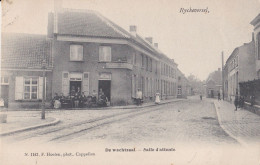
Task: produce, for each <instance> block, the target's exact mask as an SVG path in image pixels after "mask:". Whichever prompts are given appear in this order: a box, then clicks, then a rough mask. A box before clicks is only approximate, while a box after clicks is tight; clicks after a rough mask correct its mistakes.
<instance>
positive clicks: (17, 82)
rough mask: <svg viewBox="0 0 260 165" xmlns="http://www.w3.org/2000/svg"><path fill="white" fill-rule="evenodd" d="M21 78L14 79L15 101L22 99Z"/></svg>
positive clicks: (22, 83)
mask: <svg viewBox="0 0 260 165" xmlns="http://www.w3.org/2000/svg"><path fill="white" fill-rule="evenodd" d="M23 85H24V82H23V77H16V78H15V100H22V99H23Z"/></svg>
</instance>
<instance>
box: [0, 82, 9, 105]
mask: <svg viewBox="0 0 260 165" xmlns="http://www.w3.org/2000/svg"><path fill="white" fill-rule="evenodd" d="M1 98H3V99H4V104H5V107H8V98H9V85H1Z"/></svg>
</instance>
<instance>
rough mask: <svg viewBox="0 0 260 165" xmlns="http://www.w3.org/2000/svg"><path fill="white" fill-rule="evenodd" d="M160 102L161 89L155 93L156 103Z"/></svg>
mask: <svg viewBox="0 0 260 165" xmlns="http://www.w3.org/2000/svg"><path fill="white" fill-rule="evenodd" d="M159 103H160V93H159V91H157V92H156V94H155V104H159Z"/></svg>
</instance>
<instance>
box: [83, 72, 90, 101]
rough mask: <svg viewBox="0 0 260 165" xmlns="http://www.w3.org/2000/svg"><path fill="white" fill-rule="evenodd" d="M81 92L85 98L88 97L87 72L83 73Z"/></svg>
mask: <svg viewBox="0 0 260 165" xmlns="http://www.w3.org/2000/svg"><path fill="white" fill-rule="evenodd" d="M82 88H83V92H84V94H85V95H86V96H87V95H89V72H84V73H83V85H82Z"/></svg>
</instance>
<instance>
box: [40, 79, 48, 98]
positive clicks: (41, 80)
mask: <svg viewBox="0 0 260 165" xmlns="http://www.w3.org/2000/svg"><path fill="white" fill-rule="evenodd" d="M46 79H47V78H46V77H45V99H46V91H47V89H46V86H47V84H46ZM42 89H43V77H39V84H38V91H39V93H38V99H42Z"/></svg>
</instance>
